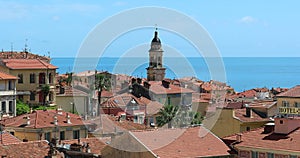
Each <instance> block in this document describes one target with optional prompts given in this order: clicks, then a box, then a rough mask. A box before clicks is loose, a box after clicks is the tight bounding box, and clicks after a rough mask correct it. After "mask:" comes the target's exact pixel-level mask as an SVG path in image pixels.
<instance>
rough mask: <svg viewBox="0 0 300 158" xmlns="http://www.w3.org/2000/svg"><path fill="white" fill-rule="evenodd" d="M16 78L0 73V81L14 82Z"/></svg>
mask: <svg viewBox="0 0 300 158" xmlns="http://www.w3.org/2000/svg"><path fill="white" fill-rule="evenodd" d="M16 79H18V77H16V76H13V75H10V74H7V73H5V72H1V71H0V80H16Z"/></svg>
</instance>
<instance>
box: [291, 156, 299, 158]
mask: <svg viewBox="0 0 300 158" xmlns="http://www.w3.org/2000/svg"><path fill="white" fill-rule="evenodd" d="M290 158H298V156H297V155H290Z"/></svg>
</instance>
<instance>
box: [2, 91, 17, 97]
mask: <svg viewBox="0 0 300 158" xmlns="http://www.w3.org/2000/svg"><path fill="white" fill-rule="evenodd" d="M8 95H17V92H16V91H14V90H7V91H2V90H1V91H0V96H8Z"/></svg>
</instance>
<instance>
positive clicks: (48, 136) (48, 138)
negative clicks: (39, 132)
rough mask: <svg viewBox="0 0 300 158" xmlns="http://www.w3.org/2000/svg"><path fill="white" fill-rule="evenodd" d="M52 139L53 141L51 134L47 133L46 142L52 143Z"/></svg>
mask: <svg viewBox="0 0 300 158" xmlns="http://www.w3.org/2000/svg"><path fill="white" fill-rule="evenodd" d="M50 139H51V132H47V133H45V140H47V141H48V142H50Z"/></svg>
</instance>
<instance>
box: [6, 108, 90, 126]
mask: <svg viewBox="0 0 300 158" xmlns="http://www.w3.org/2000/svg"><path fill="white" fill-rule="evenodd" d="M68 115H69V116H70V121H71V124H69V123H67V122H66V116H67V112H64V111H61V114H59V113H58V112H57V111H56V110H45V111H44V110H36V111H33V112H32V113H29V114H23V115H20V116H16V117H13V118H8V119H5V120H2V121H1V122H2V123H3V124H4V125H5V127H23V128H47V127H55V125H54V123H53V122H54V116H57V120H58V126H76V125H84V124H83V122H82V120H81V117H80V116H78V115H76V114H72V113H68ZM26 117H29V118H30V125H26V122H27V121H26Z"/></svg>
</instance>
